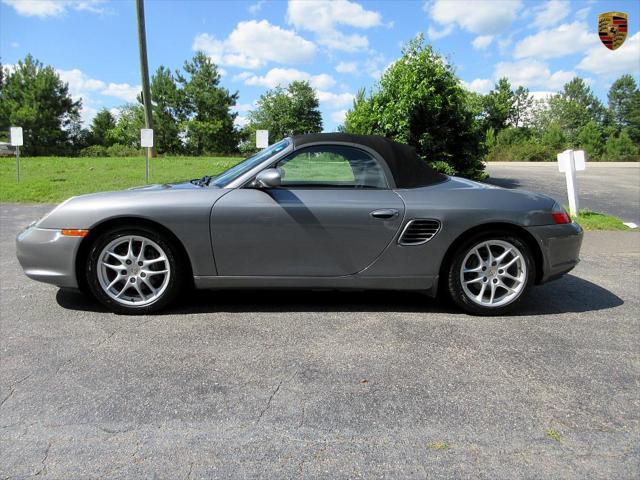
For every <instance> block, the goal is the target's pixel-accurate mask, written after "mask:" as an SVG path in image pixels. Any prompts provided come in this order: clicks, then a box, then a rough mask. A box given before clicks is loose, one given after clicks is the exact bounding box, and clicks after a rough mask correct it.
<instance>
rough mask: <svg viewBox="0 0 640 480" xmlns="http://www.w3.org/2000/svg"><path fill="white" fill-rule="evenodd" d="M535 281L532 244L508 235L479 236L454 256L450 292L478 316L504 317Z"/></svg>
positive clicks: (462, 246) (459, 304)
mask: <svg viewBox="0 0 640 480" xmlns="http://www.w3.org/2000/svg"><path fill="white" fill-rule="evenodd" d="M534 278H535V263H534V261H533V257H532V255H531V251H530V249H529V247H528V245H527V244H526V243H525V242H524V241H523V240H522V239H520V238H519V237H517V236H515V235H513V234H511V233H507V232H492V233H487V234H483V235H477V236H475V237H473V238H471V239H469V240H468V241H466V242H464V243H463V244H462V245H461V246H460V248H458V250H457V251H456V253H455V254H454V256H453V261H452V262H451V264H450V267H449V272H448V290H449V294H450V295H451V298H452V299H453V301H454V302H455V303H456V304H457V305H458V306H460V307H461V308H462V309H463V310H465V311H467V312H469V313H472V314H475V315H501V314H503V313H506V312H507V311H508V310H510V309H512V308H514V307H515V306H516V305H517V304H518V303H519V302H520V301H521V299H522V298H523V296H524V295H525V293H526V292H527V290H528V289H529V288H530V286H531V284H532V283H533V279H534Z"/></svg>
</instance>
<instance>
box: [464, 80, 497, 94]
mask: <svg viewBox="0 0 640 480" xmlns="http://www.w3.org/2000/svg"><path fill="white" fill-rule="evenodd" d="M462 85H464V87H465V88H466V89H467V90H471V91H472V92H476V93H487V92H489V90H491V88H492V87H493V81H492V80H491V79H489V78H476V79H475V80H473V81H472V82H465V81H464V80H463V81H462Z"/></svg>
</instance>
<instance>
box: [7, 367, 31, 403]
mask: <svg viewBox="0 0 640 480" xmlns="http://www.w3.org/2000/svg"><path fill="white" fill-rule="evenodd" d="M32 375H33V372H31V373H30V374H29V375H25V376H24V377H22V378H21V379H20V380H17V381H15V382H13V383H12V384H11V385H9V394H8V395H7V396H6V397H4V398H3V399H2V401H0V408H2V406H3V405H4V404H5V403H6V402H7V400H9V399H10V398H11V397H12V396H13V394H14V392H15V391H16V387H17V386H18V385H20V384H21V383H22V382H24V381H25V380H27V379H28V378H29V377H31V376H32Z"/></svg>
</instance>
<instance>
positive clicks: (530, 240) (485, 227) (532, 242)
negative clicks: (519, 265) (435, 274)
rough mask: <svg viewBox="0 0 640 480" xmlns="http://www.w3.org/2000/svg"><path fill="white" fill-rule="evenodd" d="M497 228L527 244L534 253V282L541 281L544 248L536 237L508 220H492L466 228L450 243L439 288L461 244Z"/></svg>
mask: <svg viewBox="0 0 640 480" xmlns="http://www.w3.org/2000/svg"><path fill="white" fill-rule="evenodd" d="M496 230H498V231H503V232H508V233H511V234H513V235H516V236H518V237H519V238H521V239H522V240H523V241H524V242H525V243H526V244H527V246H528V247H529V249H530V250H531V253H532V255H533V261H534V264H535V269H536V277H535V279H534V283H535V284H538V283H540V281H541V280H542V276H543V270H544V257H543V255H542V249H541V248H540V245H538V242H537V241H536V239H535V237H534V236H533V235H532V234H531V233H529V232H528V231H527V230H526V229H525V228H523V227H521V226H519V225H515V224H513V223H507V222H491V223H483V224H480V225H476V226H475V227H472V228H470V229H468V230H465V231H464V232H463V233H461V234H460V235H458V237H457V238H456V239H455V240H454V241H453V242H452V243H451V245H449V248H447V251H446V253H445V254H444V257H443V259H442V262H441V264H440V270H439V285H438V290H440V291H444V290H443V286H444V284H443V283H442V282H443V281H445V278H446V276H447V269H448V268H449V265H450V264H451V261H452V260H453V255H454V253H455V252H456V250H458V248H459V247H460V245H462V243H464V242H465V241H466V240H467V239H469V238H471V237H472V236H474V235H478V234H480V233H482V232H484V231H487V232H489V231H496ZM445 290H446V289H445Z"/></svg>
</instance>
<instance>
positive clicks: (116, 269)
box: [102, 262, 122, 273]
mask: <svg viewBox="0 0 640 480" xmlns="http://www.w3.org/2000/svg"><path fill="white" fill-rule="evenodd" d="M102 265H104V266H105V267H107V268H110V269H111V270H114V271H116V272H118V273H120V270H122V265H111V264H110V263H107V262H102Z"/></svg>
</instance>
